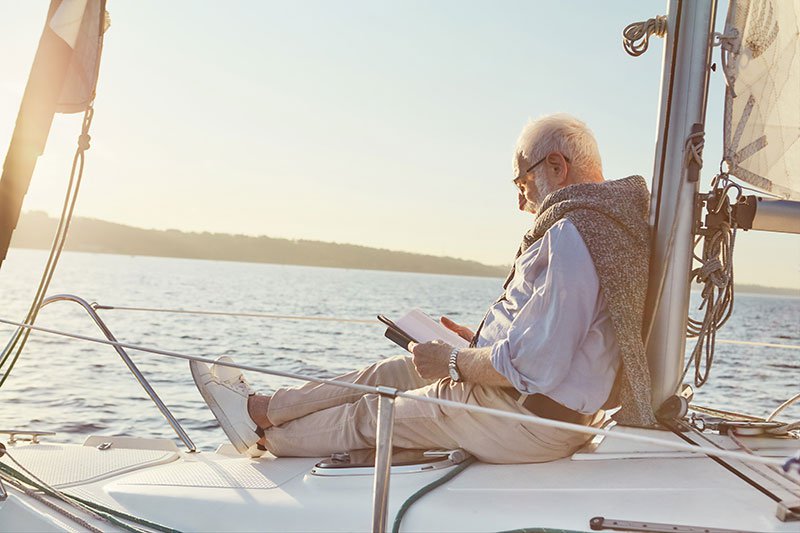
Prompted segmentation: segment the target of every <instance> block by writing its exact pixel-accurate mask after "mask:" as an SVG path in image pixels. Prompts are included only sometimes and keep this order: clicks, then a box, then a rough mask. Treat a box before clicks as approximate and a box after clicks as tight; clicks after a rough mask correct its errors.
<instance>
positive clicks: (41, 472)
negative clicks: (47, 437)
mask: <svg viewBox="0 0 800 533" xmlns="http://www.w3.org/2000/svg"><path fill="white" fill-rule="evenodd" d="M8 453H9V455H10V456H12V457H13V458H14V459H16V460H17V461H18V462H19V463H20V464H22V466H24V467H25V468H27V469H28V470H30V471H31V472H32V473H33V474H35V475H36V476H37V477H39V478H40V479H42V480H43V481H45V482H46V483H48V484H50V485H53V486H54V487H57V488H64V487H69V486H73V485H79V484H83V483H90V482H92V481H97V480H100V479H103V478H107V477H111V476H115V475H118V474H122V473H125V472H130V471H133V470H138V469H139V468H145V467H148V466H155V465H159V464H164V463H169V462H171V461H175V460H176V459H178V457H179V454H178V452H176V451H170V450H131V449H122V448H114V447H111V448H110V449H107V450H99V449H97V448H96V447H93V446H70V445H59V444H31V445H27V446H20V447H15V448H9V450H8ZM0 461H3V462H4V463H5V464H7V465H8V466H10V467H12V468H15V467H16V465H14V463H13V462H12V461H11V460H10V459H9V458H7V457H3V458H2V459H0Z"/></svg>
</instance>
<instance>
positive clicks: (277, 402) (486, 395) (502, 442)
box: [264, 356, 603, 463]
mask: <svg viewBox="0 0 800 533" xmlns="http://www.w3.org/2000/svg"><path fill="white" fill-rule="evenodd" d="M336 379H337V380H341V381H347V382H349V383H360V384H363V385H372V386H375V385H385V386H388V387H394V388H397V389H402V390H407V391H409V392H411V393H413V394H416V395H419V396H427V397H431V398H441V399H445V400H452V401H456V402H461V403H467V404H472V405H481V406H484V407H491V408H496V409H502V410H505V411H511V412H515V413H524V414H530V412H528V411H527V410H526V409H525V408H524V407H522V406H521V405H519V404H518V401H517V400H516V399H515V398H514V397H513V396H512V395H511V394H510V390H509V389H502V388H498V387H484V386H481V385H475V384H471V383H455V382H453V381H452V380H450V379H449V378H448V379H440V380H435V381H434V380H426V379H424V378H422V377H421V376H420V375H419V374H418V373H417V371H416V369H415V368H414V365H413V363H412V361H411V357H409V356H397V357H392V358H390V359H385V360H383V361H380V362H377V363H375V364H373V365H370V366H368V367H366V368H364V369H362V370H357V371H354V372H350V373H348V374H344V375H343V376H340V377H338V378H336ZM512 392H513V391H512ZM377 414H378V395H377V394H363V393H360V392H358V391H353V390H350V389H345V388H342V387H337V386H333V385H323V384H317V383H307V384H305V385H303V386H302V387H298V388H290V389H279V390H277V391H276V392H275V394H274V395H273V396H272V400H271V401H270V404H269V409H268V412H267V416H269V419H270V420H271V421H272V423H273V424H274V426H273V427H271V428H269V429H267V430H266V431H265V432H264V433H265V437H266V440H267V449H268V450H269V451H270V452H272V453H273V454H274V455H276V456H295V457H322V456H325V455H330V454H332V453H335V452H344V451H349V450H358V449H364V448H374V447H375V435H376V429H377V422H376V421H377ZM602 418H603V417H602V413H600V414H598V416H597V417H595V420H594V421H593V422H592V425H595V426H597V425H599V424H600V423H601V422H602ZM589 438H590V436H588V435H586V434H582V433H576V432H572V431H567V430H563V429H556V428H548V427H543V426H539V425H533V424H527V423H525V424H522V423H519V422H517V421H514V420H508V419H505V418H498V417H494V416H490V415H485V414H478V413H472V412H469V411H465V410H463V409H458V408H453V407H443V406H438V405H433V404H429V403H423V402H418V401H414V400H409V399H406V398H396V399H395V420H394V436H393V439H392V443H393V445H394V446H395V447H399V448H417V449H420V448H421V449H453V448H463V449H465V450H467V451H468V452H470V453H471V454H472V455H474V456H475V457H477V458H478V459H479V460H481V461H484V462H488V463H536V462H544V461H552V460H555V459H559V458H561V457H566V456H568V455H571V454H572V453H573V452H574V451H575V450H577V449H578V448H579V447H580V446H581V445H583V444H584V443H585V442H586V441H587V440H588V439H589Z"/></svg>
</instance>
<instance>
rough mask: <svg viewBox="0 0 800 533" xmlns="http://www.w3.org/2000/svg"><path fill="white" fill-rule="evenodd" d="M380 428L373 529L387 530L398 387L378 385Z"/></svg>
mask: <svg viewBox="0 0 800 533" xmlns="http://www.w3.org/2000/svg"><path fill="white" fill-rule="evenodd" d="M377 389H378V392H379V394H380V397H379V398H378V429H377V434H376V436H375V445H376V450H375V484H374V485H373V488H372V531H373V533H384V532H385V531H386V519H387V516H386V514H387V507H388V505H389V476H390V474H391V468H392V433H393V432H394V400H395V397H396V395H397V389H393V388H390V387H377Z"/></svg>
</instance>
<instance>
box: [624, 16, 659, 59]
mask: <svg viewBox="0 0 800 533" xmlns="http://www.w3.org/2000/svg"><path fill="white" fill-rule="evenodd" d="M666 34H667V17H665V16H664V15H659V16H657V17H654V18H651V19H647V20H644V21H641V22H634V23H632V24H628V25H627V26H625V29H624V30H622V46H623V47H624V48H625V51H626V52H628V54H629V55H632V56H633V57H638V56H640V55H642V54H643V53H645V52H646V51H647V47H648V46H650V36H652V35H657V36H658V37H664V36H665V35H666ZM640 40H641V42H639V43H637V41H640Z"/></svg>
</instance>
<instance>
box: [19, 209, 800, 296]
mask: <svg viewBox="0 0 800 533" xmlns="http://www.w3.org/2000/svg"><path fill="white" fill-rule="evenodd" d="M56 224H57V220H56V219H55V218H52V217H50V216H48V215H47V214H46V213H44V212H41V211H32V212H29V213H25V214H23V216H22V217H21V218H20V222H19V225H18V227H17V229H16V231H15V232H14V235H13V238H12V239H11V247H13V248H22V249H35V250H47V249H49V248H50V246H51V241H52V236H53V234H54V232H55V228H56ZM65 250H68V251H73V252H88V253H101V254H116V255H133V256H144V257H167V258H178V259H205V260H211V261H237V262H243V263H266V264H275V265H297V266H318V267H332V268H352V269H361V270H379V271H391V272H417V273H420V274H446V275H456V276H479V277H492V278H504V277H505V276H506V274H507V273H508V268H509V267H508V266H497V265H485V264H483V263H479V262H477V261H468V260H465V259H456V258H453V257H439V256H432V255H424V254H414V253H409V252H397V251H392V250H386V249H381V248H370V247H367V246H358V245H353V244H338V243H330V242H322V241H307V240H291V239H275V238H272V237H266V236H262V237H249V236H245V235H231V234H225V233H208V232H205V233H192V232H183V231H178V230H148V229H142V228H136V227H133V226H126V225H123V224H116V223H112V222H106V221H104V220H98V219H93V218H83V217H75V219H73V221H72V227H71V229H70V234H69V237H68V238H67V243H66V246H65ZM692 290H693V291H694V290H699V287H698V286H693V287H692ZM736 291H737V292H739V293H749V294H767V295H777V296H791V297H800V289H792V288H784V287H765V286H762V285H752V284H737V285H736Z"/></svg>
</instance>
